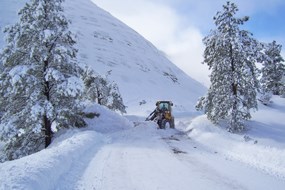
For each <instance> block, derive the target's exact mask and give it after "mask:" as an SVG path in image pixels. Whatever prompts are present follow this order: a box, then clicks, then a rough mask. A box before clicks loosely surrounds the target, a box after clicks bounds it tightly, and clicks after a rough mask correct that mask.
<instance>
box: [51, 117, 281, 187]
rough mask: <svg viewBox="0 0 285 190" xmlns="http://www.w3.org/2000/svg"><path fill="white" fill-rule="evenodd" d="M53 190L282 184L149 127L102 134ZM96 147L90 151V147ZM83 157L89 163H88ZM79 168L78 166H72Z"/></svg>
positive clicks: (180, 136)
mask: <svg viewBox="0 0 285 190" xmlns="http://www.w3.org/2000/svg"><path fill="white" fill-rule="evenodd" d="M106 135H107V137H106V139H107V141H106V142H107V143H106V144H105V145H103V146H102V147H100V148H99V150H98V151H97V152H96V151H95V152H94V151H92V149H91V150H90V153H89V154H86V155H85V156H86V157H85V158H84V159H83V160H85V161H88V164H87V167H86V165H84V164H83V165H82V167H83V168H84V169H82V168H80V167H79V166H75V165H76V164H74V166H75V168H74V169H73V170H71V171H70V172H69V173H68V174H67V175H65V177H64V179H63V180H61V181H60V183H59V184H57V185H56V187H57V189H88V190H89V189H96V190H114V189H116V190H126V189H129V190H133V189H137V190H140V189H141V190H145V189H147V190H152V189H153V190H157V189H162V190H166V189H167V190H177V189H179V190H183V189H185V190H186V189H187V190H188V189H197V190H198V189H209V188H210V189H217V190H222V189H225V190H226V189H227V190H228V189H282V187H285V181H282V180H281V179H278V178H276V177H274V176H269V175H268V174H266V173H264V172H262V171H259V170H256V169H255V168H252V167H250V166H249V165H245V164H243V163H241V162H237V161H233V160H230V159H228V158H227V157H225V156H224V155H221V154H219V152H215V151H214V150H211V149H208V148H206V147H205V146H203V145H202V144H199V143H198V142H195V140H193V139H191V138H189V137H188V136H187V134H186V133H184V132H182V131H179V130H172V129H167V130H157V129H156V126H155V125H154V124H153V123H151V122H142V123H139V124H137V126H136V127H134V128H131V129H128V130H123V131H118V132H115V133H112V134H106ZM95 147H96V146H95ZM88 157H89V158H88ZM78 164H80V162H78Z"/></svg>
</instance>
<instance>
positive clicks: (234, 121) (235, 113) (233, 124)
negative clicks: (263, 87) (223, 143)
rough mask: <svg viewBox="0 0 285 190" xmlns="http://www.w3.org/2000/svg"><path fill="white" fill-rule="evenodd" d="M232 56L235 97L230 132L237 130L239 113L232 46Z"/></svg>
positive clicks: (231, 49)
mask: <svg viewBox="0 0 285 190" xmlns="http://www.w3.org/2000/svg"><path fill="white" fill-rule="evenodd" d="M230 56H231V68H232V76H233V79H232V80H233V82H232V93H233V96H234V102H233V107H232V113H231V117H232V118H231V124H230V125H231V126H230V130H231V131H235V130H236V128H237V111H238V106H237V105H238V102H237V94H238V93H237V91H238V89H237V83H236V81H235V78H234V75H235V65H234V56H233V48H232V45H230Z"/></svg>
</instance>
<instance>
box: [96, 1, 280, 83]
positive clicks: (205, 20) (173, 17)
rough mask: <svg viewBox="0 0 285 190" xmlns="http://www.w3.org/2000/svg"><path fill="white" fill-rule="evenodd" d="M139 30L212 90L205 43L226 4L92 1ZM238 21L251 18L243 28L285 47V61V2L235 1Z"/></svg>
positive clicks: (255, 35) (259, 38)
mask: <svg viewBox="0 0 285 190" xmlns="http://www.w3.org/2000/svg"><path fill="white" fill-rule="evenodd" d="M92 1H93V2H94V3H95V4H96V5H98V6H99V7H101V8H103V9H105V10H106V11H108V12H109V13H111V14H112V15H113V16H115V17H116V18H118V19H120V20H121V21H123V22H124V23H126V24H127V25H128V26H130V27H131V28H133V29H134V30H136V31H137V32H138V33H140V34H141V35H142V36H144V37H145V38H146V39H147V40H149V41H150V42H152V43H153V44H154V45H155V46H156V47H157V48H158V49H160V50H161V51H163V52H164V53H165V54H166V55H167V57H168V58H169V59H170V60H171V61H172V62H173V63H174V64H176V65H177V66H178V67H180V68H181V69H182V70H183V71H184V72H186V73H187V74H189V75H190V76H191V77H192V78H194V79H196V80H198V81H199V82H201V83H202V84H204V85H206V86H209V84H210V81H209V77H208V76H209V74H210V71H209V70H208V67H207V65H203V64H202V61H203V51H204V49H205V47H204V45H203V43H202V39H203V38H204V37H205V36H207V35H208V34H209V32H210V30H211V29H215V26H214V24H213V17H214V16H215V14H216V13H217V11H221V10H222V6H223V5H224V4H225V3H226V0H199V1H197V0H92ZM232 2H234V3H235V4H236V5H237V6H238V8H239V12H238V15H237V16H239V17H243V16H249V17H250V20H249V21H248V22H246V23H245V24H244V26H243V28H244V29H245V30H248V31H250V32H251V33H253V36H254V37H255V38H256V39H258V40H259V41H261V42H272V41H273V40H276V42H277V43H279V44H281V45H282V46H283V50H282V55H283V57H284V58H285V50H284V47H285V20H284V18H285V11H284V10H285V0H270V1H268V0H234V1H232Z"/></svg>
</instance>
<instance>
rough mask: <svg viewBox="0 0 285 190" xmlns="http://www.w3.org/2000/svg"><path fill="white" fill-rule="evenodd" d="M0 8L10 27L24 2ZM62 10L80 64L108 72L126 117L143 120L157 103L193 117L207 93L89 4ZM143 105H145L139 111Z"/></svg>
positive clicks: (77, 2)
mask: <svg viewBox="0 0 285 190" xmlns="http://www.w3.org/2000/svg"><path fill="white" fill-rule="evenodd" d="M1 4H2V2H1ZM4 5H7V9H4V10H3V12H1V13H0V14H3V15H5V14H6V13H7V14H8V15H11V17H9V18H7V17H5V16H4V17H5V18H6V19H5V21H3V23H1V22H0V25H4V24H7V23H10V24H12V23H13V22H15V20H17V19H15V17H16V16H17V15H16V13H17V11H16V10H19V9H20V8H21V7H22V6H23V2H14V1H12V2H11V1H9V0H4ZM12 5H14V7H16V9H15V8H14V7H13V6H12ZM64 6H65V11H66V16H67V18H68V19H70V20H71V21H72V23H71V25H70V28H71V30H72V31H73V32H74V33H75V34H76V36H77V48H78V49H79V53H78V60H79V61H80V63H81V64H82V66H83V67H85V65H88V66H89V67H91V68H93V69H94V70H95V72H97V73H99V74H101V75H106V74H107V72H109V71H110V73H111V75H110V76H109V78H110V80H114V81H115V82H116V83H117V84H118V86H119V89H120V92H121V94H122V97H123V100H124V102H125V104H126V105H127V106H128V109H127V111H128V113H134V112H135V113H136V114H139V113H137V111H138V110H143V111H141V113H140V114H143V115H145V113H146V112H147V113H149V112H150V111H152V109H153V106H154V104H155V101H156V100H163V99H166V100H172V101H173V103H174V104H175V105H176V106H177V110H178V109H181V110H182V111H185V110H187V111H194V106H195V104H196V101H197V99H198V97H200V96H202V95H203V94H204V93H205V92H206V88H205V87H204V86H203V85H202V84H200V83H199V82H197V81H195V80H193V79H192V78H191V77H189V76H188V75H186V74H185V73H184V72H183V71H181V70H180V69H179V68H178V67H176V66H175V65H174V64H173V63H171V62H170V61H169V60H168V59H167V58H166V56H165V55H164V54H163V53H162V52H160V51H159V50H158V49H156V48H155V47H154V46H153V45H152V44H151V43H150V42H149V41H147V40H146V39H144V38H143V37H142V36H141V35H139V34H138V33H137V32H135V31H134V30H133V29H131V28H129V27H128V26H127V25H125V24H124V23H122V22H121V21H119V20H117V19H116V18H114V17H113V16H112V15H111V14H109V13H107V12H106V11H104V10H102V9H100V8H99V7H97V6H96V5H95V4H94V3H93V2H91V0H73V1H66V2H65V3H64ZM13 14H14V15H13ZM12 15H13V16H12ZM9 19H10V20H9ZM0 38H3V34H2V33H1V34H0ZM2 46H3V41H0V47H2ZM189 61H191V60H189ZM130 92H131V93H130ZM143 100H145V102H146V104H145V105H143V106H140V104H139V103H140V102H142V101H143Z"/></svg>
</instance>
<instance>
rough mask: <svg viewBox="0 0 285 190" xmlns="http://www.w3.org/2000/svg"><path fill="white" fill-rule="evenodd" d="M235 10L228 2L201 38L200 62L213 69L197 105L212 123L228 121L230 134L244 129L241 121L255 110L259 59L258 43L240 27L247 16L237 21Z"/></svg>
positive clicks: (232, 4) (235, 7)
mask: <svg viewBox="0 0 285 190" xmlns="http://www.w3.org/2000/svg"><path fill="white" fill-rule="evenodd" d="M237 11H238V8H237V6H236V5H235V4H234V3H230V2H227V3H226V5H224V6H223V12H217V14H216V17H214V21H215V25H216V27H217V28H216V29H215V30H213V31H211V33H210V35H208V36H207V37H205V38H204V39H203V42H204V44H205V46H206V49H205V51H204V62H203V63H206V64H207V65H208V66H209V69H211V70H212V71H211V75H210V81H211V85H210V88H209V90H208V92H207V94H206V95H205V96H204V97H202V98H200V100H199V102H198V104H197V106H196V108H197V109H198V110H204V112H205V113H206V114H207V117H208V119H210V120H211V121H212V122H214V123H218V122H219V121H220V120H222V119H227V120H228V122H229V125H228V130H229V131H231V132H237V131H241V130H243V129H244V120H247V119H250V118H251V115H250V109H251V108H256V109H257V101H256V94H257V89H258V80H257V74H258V71H257V68H256V66H255V63H256V61H257V60H258V59H259V58H260V57H259V54H260V53H259V52H260V44H259V43H258V42H257V41H256V40H254V39H253V38H252V34H251V33H249V32H248V31H245V30H241V29H240V28H239V27H240V25H243V24H244V23H245V22H246V21H247V20H248V17H243V18H236V17H235V14H236V13H237Z"/></svg>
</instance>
